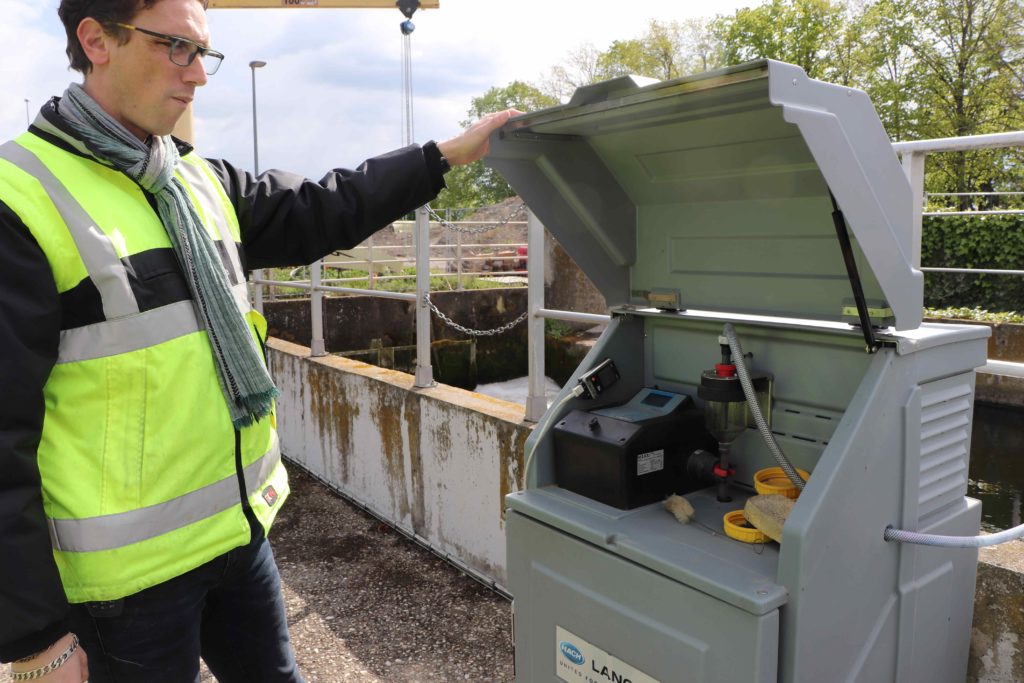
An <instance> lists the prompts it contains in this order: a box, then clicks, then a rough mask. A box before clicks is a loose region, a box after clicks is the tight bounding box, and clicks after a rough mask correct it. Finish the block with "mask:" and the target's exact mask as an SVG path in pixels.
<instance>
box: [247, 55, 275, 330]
mask: <svg viewBox="0 0 1024 683" xmlns="http://www.w3.org/2000/svg"><path fill="white" fill-rule="evenodd" d="M266 65H267V63H266V62H263V61H260V60H258V59H254V60H253V61H251V62H249V68H250V69H251V70H252V162H253V174H254V175H259V174H260V143H259V133H258V132H257V128H256V69H261V68H263V67H265V66H266ZM253 278H254V279H256V280H262V279H263V271H262V270H257V271H255V272H253ZM271 293H273V290H271ZM253 304H254V306H255V308H256V310H257V311H259V312H260V313H261V314H262V313H263V285H261V284H255V285H254V287H253Z"/></svg>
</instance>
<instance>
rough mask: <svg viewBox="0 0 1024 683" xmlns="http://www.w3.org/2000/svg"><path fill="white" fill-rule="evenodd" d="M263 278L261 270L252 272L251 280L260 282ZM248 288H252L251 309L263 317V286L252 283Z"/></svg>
mask: <svg viewBox="0 0 1024 683" xmlns="http://www.w3.org/2000/svg"><path fill="white" fill-rule="evenodd" d="M264 277H265V275H264V270H263V269H262V268H261V269H260V270H254V271H252V279H253V280H262V279H264ZM249 286H250V287H252V290H251V291H252V297H251V298H252V307H253V308H255V309H256V310H257V311H258V312H259V314H260V315H263V285H261V284H258V283H256V282H252V283H250V284H249Z"/></svg>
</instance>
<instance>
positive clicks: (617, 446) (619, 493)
mask: <svg viewBox="0 0 1024 683" xmlns="http://www.w3.org/2000/svg"><path fill="white" fill-rule="evenodd" d="M600 367H601V366H598V368H600ZM598 368H595V372H591V373H588V375H587V378H589V377H591V376H593V375H594V374H598V373H597V372H596V371H597V370H598ZM605 371H607V370H605ZM615 377H616V379H617V377H618V373H616V374H615ZM598 379H599V380H600V378H598ZM580 381H581V383H582V381H583V380H582V379H581V380H580ZM602 386H604V387H605V388H606V387H607V386H608V384H607V382H605V383H603V384H602ZM553 431H554V441H555V481H556V483H557V484H558V485H559V486H560V487H562V488H564V489H567V490H569V491H572V492H574V493H578V494H580V495H583V496H586V497H587V498H592V499H593V500H597V501H600V502H602V503H604V504H606V505H611V506H612V507H616V508H619V509H620V510H632V509H633V508H636V507H639V506H641V505H647V504H649V503H653V502H656V501H659V500H662V499H664V498H665V496H667V495H668V494H670V493H673V492H675V493H687V492H688V491H691V490H695V489H696V488H701V487H703V486H705V485H706V484H705V483H704V482H702V481H701V482H698V481H690V478H689V476H688V474H687V472H686V458H687V457H688V456H689V454H690V453H692V452H693V451H694V450H696V449H699V448H710V449H714V440H713V439H711V438H710V437H709V435H708V433H707V431H706V430H705V429H704V415H703V413H702V412H701V411H700V409H698V408H697V406H696V405H694V402H693V399H691V398H690V397H689V396H684V395H682V394H675V393H671V392H667V391H661V390H658V389H653V388H644V389H641V390H640V391H639V392H638V393H637V394H636V395H635V396H633V398H632V399H631V400H630V401H628V402H626V403H623V404H621V405H617V406H605V407H602V408H595V409H594V410H589V411H585V410H573V411H571V412H569V413H568V414H566V415H565V417H563V418H562V419H561V420H559V421H558V422H557V423H556V424H555V426H554V430H553Z"/></svg>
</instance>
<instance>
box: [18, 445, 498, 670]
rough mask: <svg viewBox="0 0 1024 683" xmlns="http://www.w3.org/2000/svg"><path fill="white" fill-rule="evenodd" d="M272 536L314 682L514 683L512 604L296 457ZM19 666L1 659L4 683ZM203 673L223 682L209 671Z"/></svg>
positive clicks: (299, 652) (297, 641)
mask: <svg viewBox="0 0 1024 683" xmlns="http://www.w3.org/2000/svg"><path fill="white" fill-rule="evenodd" d="M288 471H289V474H290V475H291V482H292V495H291V498H290V499H289V500H288V503H287V504H286V505H285V507H284V509H283V510H282V511H281V513H280V515H279V517H278V521H277V523H276V524H275V525H274V528H273V529H272V530H271V533H270V540H271V545H272V547H273V548H274V553H275V556H276V557H277V563H278V566H279V567H280V570H281V578H282V580H283V582H284V597H285V604H286V606H287V610H288V623H289V626H290V628H291V636H292V647H293V648H294V649H295V655H296V658H297V659H298V662H299V668H300V670H301V671H302V675H303V676H304V677H305V679H306V681H307V682H308V683H339V682H342V681H344V682H348V681H352V682H354V683H378V682H379V683H392V682H394V683H414V682H415V683H419V682H421V681H423V682H426V681H474V682H480V683H504V682H510V681H512V680H513V676H512V638H511V636H512V634H511V614H510V605H509V603H508V601H506V600H505V599H504V598H502V597H501V596H499V595H497V594H496V593H494V592H493V591H491V590H489V589H488V588H486V587H484V586H483V585H481V584H480V583H478V582H476V581H474V580H473V579H471V578H469V577H467V576H466V575H464V574H462V573H460V572H459V571H458V570H456V569H455V568H454V567H452V566H451V565H449V564H448V563H446V562H444V561H443V560H441V559H439V558H438V557H436V556H435V555H433V554H432V553H430V552H429V551H428V550H425V549H424V548H422V547H420V546H419V545H417V544H416V543H414V542H413V541H411V540H409V539H408V538H406V537H404V536H403V535H402V534H401V533H399V532H397V531H395V530H393V529H391V528H390V527H388V526H387V525H386V524H383V523H381V522H379V521H378V520H376V519H375V518H373V517H371V516H369V515H368V514H366V513H365V512H363V511H361V510H359V509H358V508H356V507H354V506H352V505H351V504H349V503H348V502H346V501H345V500H344V499H342V498H340V497H339V496H337V495H336V494H334V493H333V492H331V491H330V490H329V489H328V488H327V487H325V486H324V485H322V484H321V483H319V482H318V481H316V480H315V479H313V478H312V477H310V476H309V475H308V474H306V473H305V472H303V471H302V470H301V469H300V468H299V467H297V466H295V465H294V464H293V465H290V466H289V468H288ZM9 671H10V668H9V667H8V666H6V665H0V683H8V681H10V676H9ZM202 680H203V681H213V680H214V678H213V677H212V676H211V675H210V674H209V673H208V672H206V670H205V668H204V671H203V676H202Z"/></svg>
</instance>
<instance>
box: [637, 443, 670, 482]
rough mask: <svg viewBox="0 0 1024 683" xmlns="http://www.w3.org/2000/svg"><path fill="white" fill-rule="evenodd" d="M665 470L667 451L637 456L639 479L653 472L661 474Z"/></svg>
mask: <svg viewBox="0 0 1024 683" xmlns="http://www.w3.org/2000/svg"><path fill="white" fill-rule="evenodd" d="M663 469H665V449H663V448H659V449H658V450H656V451H651V452H650V453H641V454H640V455H638V456H636V475H637V476H638V477H639V476H641V475H644V474H650V473H651V472H660V471H661V470H663Z"/></svg>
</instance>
